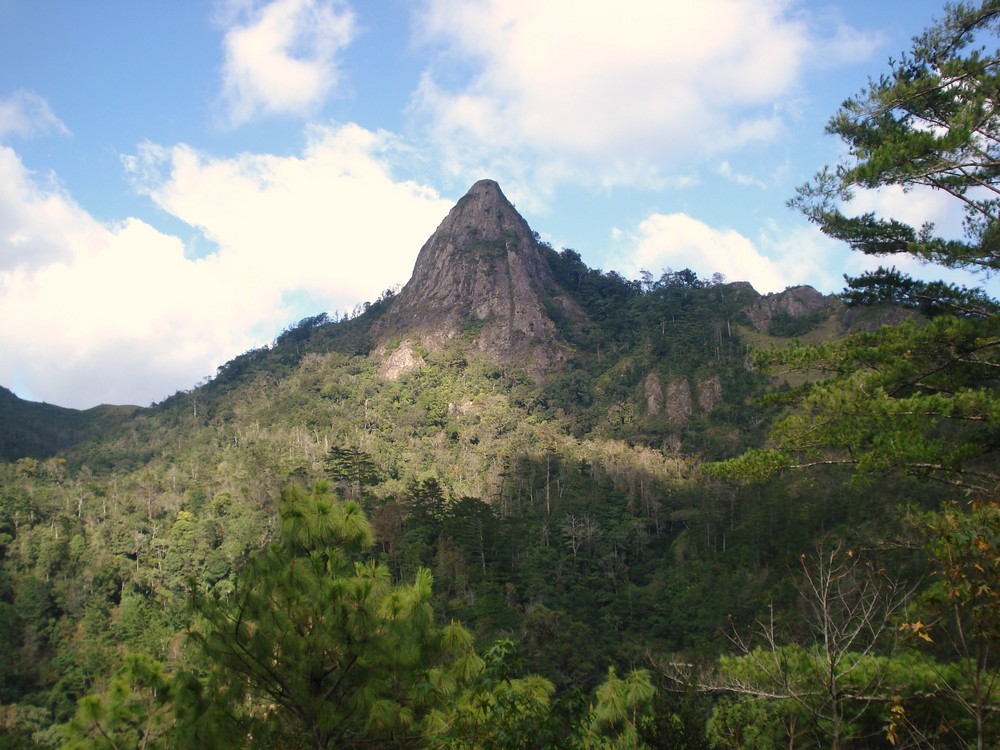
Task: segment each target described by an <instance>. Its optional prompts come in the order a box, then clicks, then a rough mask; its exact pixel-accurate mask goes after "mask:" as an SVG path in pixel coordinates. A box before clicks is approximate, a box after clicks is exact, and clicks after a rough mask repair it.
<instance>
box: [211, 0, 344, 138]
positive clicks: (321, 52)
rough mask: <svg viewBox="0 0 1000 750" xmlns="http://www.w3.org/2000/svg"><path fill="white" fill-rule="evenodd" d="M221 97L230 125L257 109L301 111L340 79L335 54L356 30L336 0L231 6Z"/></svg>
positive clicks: (280, 0)
mask: <svg viewBox="0 0 1000 750" xmlns="http://www.w3.org/2000/svg"><path fill="white" fill-rule="evenodd" d="M228 9H229V11H230V12H229V14H228V16H227V17H226V18H225V19H224V23H225V25H226V26H227V31H226V33H225V39H224V41H223V47H224V50H225V61H224V64H223V70H222V79H223V102H224V104H225V107H226V111H227V113H228V118H229V123H230V124H231V125H232V126H238V125H241V124H243V123H245V122H247V121H249V120H252V119H254V118H255V117H257V116H259V115H271V114H303V113H308V112H309V111H311V110H313V109H315V108H316V106H317V105H318V104H320V103H321V102H322V101H323V99H324V98H325V97H326V96H327V95H328V94H329V93H330V92H331V91H332V90H333V89H334V88H335V87H336V85H337V83H338V80H339V71H338V68H337V54H338V53H339V52H340V51H341V50H342V49H343V48H344V47H345V46H347V45H348V44H349V43H350V42H351V41H352V39H353V38H354V36H355V33H356V23H355V17H354V13H353V12H352V11H351V10H350V9H349V8H348V7H346V6H345V5H344V4H343V3H341V2H339V1H338V0H274V1H273V2H271V3H268V4H267V5H264V6H262V7H257V4H256V3H249V4H247V3H240V4H239V5H237V6H233V5H230V6H228Z"/></svg>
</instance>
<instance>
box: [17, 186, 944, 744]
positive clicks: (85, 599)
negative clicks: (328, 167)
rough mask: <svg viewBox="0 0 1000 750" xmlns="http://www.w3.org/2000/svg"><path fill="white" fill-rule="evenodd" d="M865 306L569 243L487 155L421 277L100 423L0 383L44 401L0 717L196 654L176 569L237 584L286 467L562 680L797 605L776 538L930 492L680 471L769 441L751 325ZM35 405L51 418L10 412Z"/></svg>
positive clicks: (770, 337)
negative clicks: (531, 211)
mask: <svg viewBox="0 0 1000 750" xmlns="http://www.w3.org/2000/svg"><path fill="white" fill-rule="evenodd" d="M883 316H884V314H883V313H879V312H877V311H876V312H872V313H870V314H869V318H868V319H867V320H868V322H869V323H871V324H874V323H876V322H878V321H880V320H882V319H884V318H883ZM863 324H866V319H858V318H857V316H856V315H854V314H849V313H848V311H847V310H846V308H844V306H843V305H842V304H841V303H840V302H839V301H837V300H836V299H833V298H824V297H822V296H821V295H819V294H818V293H816V292H815V291H814V290H810V289H808V288H802V287H798V288H794V289H790V290H787V291H786V292H784V293H782V294H780V295H770V296H767V297H762V296H761V295H759V294H758V293H757V292H755V291H754V290H753V289H752V288H751V287H750V286H749V285H747V284H745V283H726V282H725V280H723V279H721V278H716V279H713V280H711V281H705V280H702V279H699V278H698V277H697V276H696V275H695V274H694V273H692V272H690V271H687V270H683V271H678V272H674V271H666V272H664V273H663V274H662V275H661V276H660V277H653V276H652V275H648V276H646V277H645V278H643V279H642V280H638V281H630V280H626V279H624V278H622V277H620V276H618V275H617V274H615V273H603V272H601V271H598V270H594V269H591V268H588V267H587V266H586V265H585V263H584V262H583V260H582V259H581V258H580V256H579V255H578V254H577V253H575V252H573V251H572V250H563V251H561V252H556V251H555V250H553V249H552V248H550V247H548V246H546V245H545V244H543V243H540V242H539V241H538V239H537V236H536V235H535V234H534V233H532V232H531V230H530V229H529V228H528V226H527V224H526V223H525V222H524V220H523V219H522V218H521V217H520V216H519V215H518V214H517V213H516V211H515V210H514V208H513V206H511V205H510V203H509V202H508V201H507V200H506V198H504V196H503V194H502V192H500V189H499V187H498V186H497V185H496V183H493V182H489V181H483V182H480V183H477V184H476V185H475V186H473V188H472V189H471V190H470V193H469V194H468V195H467V196H466V197H465V198H463V199H462V201H460V202H459V204H458V205H457V206H456V207H455V209H454V210H453V211H452V212H451V213H450V214H449V216H448V217H446V219H445V220H444V221H443V222H442V224H441V226H440V227H439V229H438V230H437V232H436V233H435V234H434V235H433V236H432V237H431V238H430V239H429V240H428V242H427V243H426V244H425V246H424V248H423V249H422V250H421V252H420V255H419V257H418V260H417V264H416V267H415V269H414V273H413V277H412V279H411V281H410V282H409V283H408V284H407V285H406V286H405V287H404V288H403V289H402V290H401V291H400V292H399V293H398V294H393V293H391V292H387V293H385V294H384V295H383V297H382V298H381V299H379V300H378V301H376V302H374V303H372V304H371V305H368V306H366V309H365V312H364V313H363V314H361V315H359V316H358V317H356V318H354V319H351V320H341V321H332V320H329V319H327V317H326V316H325V315H318V316H315V317H312V318H308V319H305V320H303V321H300V322H299V323H298V324H297V325H294V326H292V327H290V328H289V329H287V330H286V331H284V332H283V333H282V334H281V335H280V336H279V337H278V338H277V339H276V341H275V342H274V344H273V345H272V346H270V347H264V348H261V349H258V350H254V351H250V352H247V353H245V354H243V355H241V356H240V357H237V358H236V359H234V360H233V361H231V362H229V363H227V364H226V365H224V366H223V367H221V368H220V369H219V372H218V374H217V375H216V377H215V378H214V379H213V380H212V381H210V382H208V383H206V384H204V385H202V386H199V387H198V388H195V389H193V390H191V391H187V392H181V393H177V394H175V395H174V396H172V397H170V398H168V399H166V400H165V401H164V402H162V403H160V404H157V405H154V406H153V407H151V408H148V409H129V410H127V411H124V412H120V413H115V414H116V418H115V419H113V420H112V419H108V421H106V422H104V423H103V424H102V423H101V422H99V421H98V420H96V419H94V418H88V419H86V420H84V421H83V422H81V421H80V420H81V419H83V417H82V416H81V414H80V413H79V412H72V410H60V409H57V408H56V407H44V410H42V409H43V407H41V406H40V405H30V404H26V403H24V402H18V401H17V400H16V399H14V397H13V395H12V394H8V395H7V396H6V398H7V399H8V401H10V405H9V406H7V407H5V408H8V409H10V410H11V411H10V412H9V413H11V414H15V415H36V414H42V415H44V419H43V418H42V417H37V418H36V417H34V416H32V419H35V421H34V422H32V421H30V420H28V419H27V417H24V416H17V417H16V418H12V419H11V420H10V421H7V420H4V422H3V423H2V425H3V426H2V427H0V431H2V433H3V435H4V439H5V441H6V442H5V443H4V444H5V445H13V446H18V450H20V452H21V453H20V455H16V454H13V455H11V454H9V455H11V457H12V458H15V457H16V460H12V461H10V462H9V463H6V464H3V465H0V493H2V495H0V562H2V565H0V633H2V635H0V637H2V638H3V639H4V643H3V645H4V648H2V649H0V686H2V687H0V691H2V692H0V703H2V704H3V705H4V706H5V707H6V708H5V709H4V710H5V711H7V716H8V718H7V719H5V720H4V721H6V722H7V726H9V727H12V728H14V729H16V730H17V732H19V736H21V737H23V738H28V737H34V740H33V741H34V742H36V743H38V744H39V746H46V745H47V744H52V743H54V742H55V741H56V740H55V738H56V736H57V731H56V729H54V728H53V727H54V725H56V724H58V723H60V722H64V721H66V720H68V719H69V718H70V716H71V715H72V714H73V712H74V710H75V706H76V704H77V701H79V700H80V699H81V697H83V696H84V695H86V694H88V693H90V692H92V691H94V690H99V689H100V688H101V687H102V686H104V685H105V684H106V681H107V679H108V675H109V674H110V670H112V669H113V668H115V667H116V666H117V665H119V664H122V663H123V659H124V658H125V655H126V654H136V653H138V654H144V655H147V656H149V657H151V658H153V659H156V660H158V661H159V662H162V663H163V664H165V665H166V667H165V668H166V669H167V670H168V671H169V670H173V669H180V668H182V667H186V666H190V665H189V663H188V661H187V660H188V659H189V657H188V656H187V655H186V652H185V650H184V649H183V648H181V642H182V641H183V639H182V638H181V634H182V633H183V632H184V631H185V630H186V629H188V628H189V627H191V623H192V620H191V617H192V614H191V612H190V610H189V590H190V587H191V586H194V587H195V589H196V590H198V591H200V592H202V593H203V594H205V595H209V596H213V595H214V596H217V597H220V598H222V599H223V600H225V599H226V598H227V597H230V596H232V595H233V594H234V591H238V590H239V586H240V571H241V570H243V568H244V566H245V565H246V563H247V561H248V560H249V559H251V558H253V557H254V553H255V551H256V550H261V549H262V548H264V547H265V545H267V544H268V543H270V542H273V541H276V540H278V539H279V537H280V534H279V521H278V498H279V496H280V495H281V493H282V488H287V487H288V486H289V485H294V486H298V487H300V488H301V487H309V486H313V484H314V483H315V482H316V481H317V480H324V479H325V480H329V481H331V482H332V483H333V486H334V488H335V490H336V493H337V494H338V496H339V497H340V498H342V499H344V500H349V501H356V502H357V503H358V507H359V508H360V509H362V510H363V511H364V513H365V514H366V516H367V517H368V518H369V519H370V523H371V528H372V535H373V537H372V541H373V543H374V551H375V554H376V556H377V558H378V559H379V560H380V561H381V562H382V563H383V564H384V565H385V566H386V570H388V571H389V573H390V574H391V577H392V579H393V580H394V581H410V580H413V579H414V577H415V576H419V575H420V573H419V571H420V570H421V569H427V570H430V571H431V572H432V573H433V577H434V584H433V604H434V609H435V612H436V616H437V618H438V619H439V620H440V621H441V622H447V621H449V620H451V619H456V620H461V621H462V622H463V623H464V624H465V625H466V626H467V627H468V628H469V629H470V630H471V632H472V633H473V635H474V636H475V637H476V638H477V639H478V641H479V642H480V643H488V642H489V641H490V640H492V639H494V638H497V637H504V638H509V639H510V640H511V641H512V642H514V643H516V644H517V646H516V647H517V650H518V653H519V658H520V659H521V660H522V663H523V666H524V669H525V670H528V671H531V672H537V673H539V674H541V675H543V676H544V677H546V678H547V679H548V680H550V681H551V682H552V683H553V684H554V685H555V687H556V689H557V690H558V691H564V690H569V689H570V688H574V687H575V688H578V689H582V690H585V691H589V690H591V689H593V688H594V687H595V686H596V685H597V684H598V683H599V682H600V681H601V679H602V678H603V677H604V676H605V675H606V674H607V670H608V668H609V666H617V667H618V668H620V669H622V668H625V669H627V668H629V667H635V666H643V665H648V664H649V663H650V659H651V658H653V657H654V656H655V655H661V656H662V655H666V654H673V653H679V652H684V653H685V654H687V658H690V659H695V658H700V657H705V658H707V657H709V656H711V655H713V654H715V653H717V652H719V651H720V650H724V649H725V648H726V647H727V644H728V640H727V633H728V632H730V627H731V625H730V622H731V620H730V618H735V619H736V620H737V621H741V622H748V621H750V620H752V619H753V618H754V617H757V616H760V615H761V614H762V613H763V612H765V611H766V610H767V607H768V606H769V605H771V604H772V603H777V604H778V605H779V606H784V604H785V603H787V602H790V601H791V597H793V596H794V592H793V590H792V589H791V587H790V586H789V583H788V580H787V573H788V570H789V564H790V562H789V561H793V564H794V561H796V560H798V559H799V557H800V556H801V555H803V554H806V553H808V552H810V550H811V549H812V547H813V546H814V540H815V539H816V538H818V537H819V536H821V535H823V534H828V533H833V532H838V531H839V532H840V533H841V534H842V535H844V536H848V537H850V538H853V539H858V540H862V539H864V540H868V541H869V542H870V541H871V540H873V539H880V538H886V537H889V536H895V535H898V534H899V533H900V526H899V524H898V509H899V503H898V502H897V501H896V499H895V498H896V497H904V496H905V497H906V498H908V500H910V501H911V502H913V503H916V504H919V503H921V502H923V501H924V500H925V499H928V498H931V497H932V496H933V494H934V493H933V491H931V490H928V489H927V488H922V487H919V486H916V485H909V484H907V483H906V481H905V480H893V481H888V480H887V481H886V482H885V483H883V484H882V485H881V486H880V488H879V492H878V493H877V495H876V496H875V497H873V495H872V490H871V487H866V486H854V485H849V484H846V483H844V482H841V481H839V479H838V476H839V475H838V474H837V473H836V471H835V470H834V471H831V473H830V474H829V475H828V476H826V478H825V480H821V481H816V480H815V479H814V478H809V479H805V478H801V477H800V478H795V477H784V476H782V477H779V478H777V479H774V480H772V481H771V482H770V483H769V484H764V485H757V486H752V487H743V486H740V485H734V484H728V483H724V482H721V481H718V480H713V479H710V478H708V477H705V476H703V475H702V474H701V473H700V467H701V465H702V463H703V462H704V461H705V460H716V459H723V458H728V457H732V456H735V455H738V454H740V453H742V452H743V451H744V450H746V449H747V448H750V447H755V446H759V445H761V444H762V441H763V439H764V431H765V428H766V426H767V424H768V420H769V419H770V418H771V417H772V416H773V415H774V414H777V413H779V411H780V409H781V404H780V399H779V400H778V401H777V402H770V403H769V402H767V401H765V400H764V399H763V397H764V396H765V395H766V394H768V393H779V394H780V392H781V391H782V389H784V388H787V386H788V382H787V380H780V379H779V380H772V379H770V378H769V377H768V376H765V375H764V374H762V373H760V372H757V371H755V370H754V368H753V367H752V366H751V364H750V353H751V349H752V348H754V347H761V346H767V345H770V344H775V343H777V344H782V343H787V342H788V341H789V340H790V339H791V337H793V336H794V337H801V338H803V339H805V340H812V341H819V340H828V339H833V338H836V337H838V336H841V335H843V333H844V332H845V331H846V330H847V329H848V328H849V327H851V326H856V325H863ZM5 403H6V402H5ZM40 410H41V411H40ZM33 424H46V425H51V427H47V428H46V429H47V430H48V431H46V430H35V431H33V432H31V433H30V434H31V438H30V439H29V438H27V437H24V435H25V434H26V430H28V429H30V428H31V426H32V425H33ZM78 424H83V425H86V430H84V429H83V428H82V427H81V428H79V431H77V432H73V426H74V425H78ZM88 430H89V431H88ZM66 435H71V436H73V437H72V438H69V437H66ZM917 557H919V556H917ZM898 562H899V564H900V565H902V566H904V567H903V569H904V572H909V569H908V568H906V566H909V565H911V564H914V565H917V566H918V567H919V564H918V560H917V559H916V557H915V556H914V555H913V554H912V553H910V552H904V553H903V554H902V555H901V557H900V561H898ZM789 606H790V605H789ZM657 658H659V657H657ZM24 741H25V742H28V740H27V739H25V740H24ZM26 746H30V745H26Z"/></svg>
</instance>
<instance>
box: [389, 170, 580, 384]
mask: <svg viewBox="0 0 1000 750" xmlns="http://www.w3.org/2000/svg"><path fill="white" fill-rule="evenodd" d="M559 291H560V290H559V289H558V287H557V285H556V283H555V281H554V280H553V278H552V273H551V271H550V269H549V265H548V262H547V261H546V259H545V258H544V257H543V255H542V251H541V249H540V248H539V247H538V244H537V242H536V241H535V237H534V233H533V232H532V231H531V229H530V227H529V226H528V224H527V222H525V220H524V219H523V218H522V217H521V215H520V214H518V212H517V210H516V209H515V208H514V206H513V205H512V204H511V203H510V201H508V200H507V198H506V197H505V196H504V194H503V193H502V192H501V190H500V186H499V185H497V183H496V182H494V181H492V180H480V181H479V182H477V183H476V184H475V185H473V186H472V188H471V189H470V190H469V192H468V193H467V194H466V195H465V197H463V198H462V199H461V200H460V201H459V202H458V203H457V204H456V205H455V207H454V208H453V209H452V210H451V212H449V214H448V216H447V217H445V219H444V221H442V222H441V224H440V226H439V227H438V228H437V230H436V231H435V232H434V234H433V235H431V237H430V238H429V239H428V240H427V242H426V243H425V244H424V246H423V248H421V250H420V253H419V255H418V256H417V262H416V264H415V266H414V269H413V276H412V277H411V278H410V280H409V282H407V284H406V286H404V287H403V289H402V291H400V293H399V294H398V295H397V296H396V298H395V299H394V300H393V303H392V305H391V307H390V308H389V309H388V310H387V311H386V313H385V315H384V316H383V318H382V319H381V320H380V321H378V323H377V324H376V326H375V327H374V328H373V332H374V333H375V335H376V336H377V337H378V338H380V339H382V340H386V339H388V338H389V337H390V336H397V335H402V336H404V337H406V336H412V337H414V338H416V339H418V340H419V341H420V343H421V344H422V345H423V346H424V347H426V348H427V350H429V351H434V350H436V349H439V348H440V347H442V346H443V345H444V344H445V343H446V342H448V341H449V340H452V339H454V338H456V337H458V336H463V335H465V336H468V337H469V344H470V347H471V348H473V349H478V350H480V351H484V352H490V353H492V354H494V355H495V356H497V357H498V358H499V359H502V360H511V359H517V360H523V361H524V362H525V363H526V364H527V365H528V367H529V370H530V371H532V374H534V375H536V376H537V377H539V378H541V377H542V375H544V373H545V372H546V371H547V370H548V369H549V367H551V365H552V364H553V363H554V362H555V361H557V360H559V359H561V358H562V356H563V352H564V349H563V347H562V345H561V343H560V340H559V338H558V336H557V333H556V327H555V324H554V323H553V321H552V319H551V318H550V317H549V315H548V313H547V311H546V302H548V303H549V304H556V305H559V306H560V307H561V308H563V309H565V308H566V306H567V305H569V306H571V307H575V303H573V302H572V301H571V300H569V299H568V298H566V297H565V296H562V295H560V294H559ZM576 314H579V315H580V316H583V312H582V311H579V312H578V313H576Z"/></svg>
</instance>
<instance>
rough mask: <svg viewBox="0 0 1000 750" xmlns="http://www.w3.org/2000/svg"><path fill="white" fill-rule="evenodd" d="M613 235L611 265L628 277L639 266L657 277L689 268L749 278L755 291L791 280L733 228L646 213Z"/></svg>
mask: <svg viewBox="0 0 1000 750" xmlns="http://www.w3.org/2000/svg"><path fill="white" fill-rule="evenodd" d="M616 235H617V236H616V244H617V246H618V253H619V261H618V264H617V265H618V267H619V270H621V272H622V273H624V274H625V275H626V276H627V277H628V278H638V276H639V271H640V270H647V271H650V272H652V273H653V275H654V276H657V275H659V273H660V272H661V271H662V270H664V269H667V268H672V269H674V270H680V269H682V268H690V269H691V270H692V271H694V272H695V273H697V274H698V276H699V277H701V278H710V277H711V276H712V274H715V273H721V274H723V275H724V276H725V277H726V278H727V279H729V280H730V281H749V282H750V283H751V284H753V286H754V288H755V289H757V291H759V292H772V291H779V290H781V289H784V288H785V287H786V286H788V285H789V284H791V283H793V282H792V278H793V277H791V276H790V275H789V274H788V273H787V271H786V269H785V268H782V266H781V265H780V264H779V263H776V262H775V261H773V260H771V259H770V258H768V257H766V256H765V255H764V254H763V253H762V252H761V251H760V250H758V249H757V248H756V247H755V246H754V244H753V242H751V241H750V240H749V239H747V238H746V237H744V236H743V235H741V234H740V233H739V232H736V231H733V230H731V229H721V230H720V229H715V228H713V227H710V226H708V225H707V224H705V223H704V222H701V221H698V220H697V219H694V218H692V217H691V216H688V215H686V214H682V213H674V214H660V213H656V214H652V215H651V216H649V217H648V218H646V219H645V220H644V221H642V222H641V223H640V224H639V226H638V227H637V228H636V229H635V230H634V231H631V232H619V233H616Z"/></svg>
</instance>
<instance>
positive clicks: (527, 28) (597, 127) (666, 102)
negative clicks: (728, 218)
mask: <svg viewBox="0 0 1000 750" xmlns="http://www.w3.org/2000/svg"><path fill="white" fill-rule="evenodd" d="M793 8H794V5H793V4H792V3H791V2H789V1H788V0H756V1H755V2H747V1H746V0H704V1H703V2H700V3H673V2H660V3H652V2H631V3H624V4H623V3H621V2H611V0H603V1H601V2H588V3H579V2H575V1H574V0H548V2H544V3H539V2H536V1H535V0H480V1H477V2H472V1H471V0H427V2H426V6H425V10H424V13H423V14H422V15H421V16H420V22H421V24H422V31H423V35H424V39H425V41H426V42H427V43H428V44H438V45H440V46H441V48H442V49H443V52H442V57H441V64H440V66H439V68H438V69H436V70H434V71H429V72H427V73H426V74H425V75H424V77H423V80H422V82H421V85H420V88H419V90H418V91H417V94H416V96H415V100H414V111H416V112H418V113H420V114H421V115H423V116H424V117H425V118H427V120H428V122H429V124H430V127H431V128H432V130H433V132H434V134H435V136H436V137H437V138H438V140H439V141H440V142H441V143H442V144H446V145H447V147H448V148H449V149H450V150H451V157H450V158H451V162H452V164H453V166H454V168H455V169H456V170H457V169H459V168H460V166H461V165H462V164H465V163H469V162H472V163H476V164H477V166H482V164H483V163H486V164H488V165H489V166H490V167H492V168H494V171H492V172H491V173H493V174H502V173H503V172H502V171H501V170H502V169H503V166H504V163H505V161H508V160H510V159H511V155H512V154H517V153H525V152H528V153H531V154H532V155H533V156H534V157H535V158H538V159H540V160H541V161H542V162H543V163H544V169H545V170H546V171H547V172H549V173H554V174H556V175H558V177H559V178H563V177H565V176H566V175H573V176H575V177H581V176H585V177H587V178H589V179H590V180H591V181H592V182H593V183H595V184H604V185H608V184H625V183H627V184H641V185H646V186H657V187H658V186H661V185H662V184H663V182H662V181H663V180H664V179H668V178H669V177H670V175H671V174H672V173H673V172H675V171H677V170H678V169H682V168H683V165H684V164H685V163H690V162H691V161H692V160H694V161H698V160H700V159H702V158H704V157H705V156H706V155H708V154H713V153H716V154H717V153H719V152H722V151H727V150H732V149H736V148H739V147H741V146H744V145H746V144H748V143H752V142H761V141H771V140H773V139H774V138H775V137H776V136H777V135H778V134H780V133H781V132H782V130H783V127H784V122H785V120H784V117H785V115H784V114H783V112H784V111H785V110H784V102H785V101H786V100H791V99H793V98H794V97H795V95H796V86H797V85H798V84H799V83H800V81H801V79H802V76H803V73H804V70H805V69H806V68H807V66H809V65H811V64H812V62H813V58H814V52H815V45H816V44H817V43H818V42H819V41H820V39H821V38H822V35H820V34H816V33H814V32H813V30H812V29H811V28H810V26H809V24H808V23H807V19H806V17H805V16H804V15H802V14H796V13H793V12H792V11H793ZM859 37H860V35H858V34H853V35H852V34H848V33H846V32H845V31H844V30H843V29H841V30H840V31H838V32H837V35H836V37H833V38H831V39H827V40H824V41H825V43H826V46H827V47H836V46H837V40H844V44H847V45H850V46H851V49H852V50H856V49H857V48H858V44H859ZM462 70H465V71H471V72H470V73H469V74H468V75H467V76H465V77H463V76H462V75H461V74H460V72H456V71H462ZM553 164H555V165H557V166H556V167H553V166H552V165H553Z"/></svg>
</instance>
